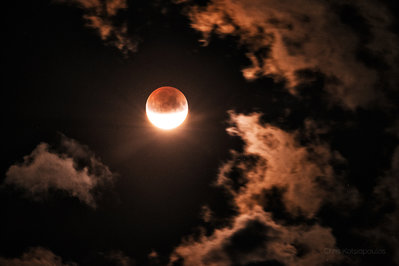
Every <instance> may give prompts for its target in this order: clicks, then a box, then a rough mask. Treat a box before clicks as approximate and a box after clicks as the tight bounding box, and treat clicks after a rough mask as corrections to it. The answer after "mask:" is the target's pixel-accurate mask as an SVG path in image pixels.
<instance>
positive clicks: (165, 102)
mask: <svg viewBox="0 0 399 266" xmlns="http://www.w3.org/2000/svg"><path fill="white" fill-rule="evenodd" d="M146 112H147V117H148V119H149V120H150V122H151V123H152V124H153V125H154V126H156V127H158V128H161V129H165V130H169V129H173V128H176V127H178V126H180V125H181V124H182V123H183V122H184V120H185V119H186V117H187V114H188V103H187V99H186V97H185V96H184V94H183V93H182V92H181V91H179V90H178V89H176V88H173V87H160V88H158V89H156V90H154V91H153V92H152V93H151V94H150V96H149V97H148V99H147V104H146Z"/></svg>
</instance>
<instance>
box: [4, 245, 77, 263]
mask: <svg viewBox="0 0 399 266" xmlns="http://www.w3.org/2000/svg"><path fill="white" fill-rule="evenodd" d="M0 265H7V266H43V265H52V266H76V265H77V264H75V263H72V262H68V263H64V262H63V261H62V258H61V257H59V256H57V255H55V254H54V253H53V252H51V251H50V250H48V249H45V248H42V247H34V248H30V249H29V250H28V251H27V252H25V253H24V254H22V256H21V258H12V259H10V258H1V257H0Z"/></svg>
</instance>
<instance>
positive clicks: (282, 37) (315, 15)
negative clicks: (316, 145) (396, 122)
mask: <svg viewBox="0 0 399 266" xmlns="http://www.w3.org/2000/svg"><path fill="white" fill-rule="evenodd" d="M180 2H189V1H180ZM188 16H189V18H190V19H191V26H192V27H193V28H194V29H195V30H197V31H199V32H201V33H202V34H203V40H202V41H203V42H204V43H205V45H206V44H207V43H208V42H209V39H210V37H211V36H212V34H216V35H217V36H221V37H223V36H226V35H232V36H237V37H238V39H239V42H240V44H241V45H244V46H245V47H246V48H247V50H248V52H247V54H246V55H247V57H248V59H249V60H250V61H251V66H249V67H247V68H244V69H243V70H242V71H243V75H244V77H245V78H247V79H248V80H252V79H256V78H257V77H259V76H264V75H266V76H272V77H274V78H275V79H276V80H286V82H287V87H288V89H289V91H290V92H291V93H293V94H297V93H298V92H299V91H298V89H297V85H298V84H301V83H302V82H306V80H305V79H304V78H302V77H301V74H300V73H301V71H302V70H305V69H306V70H311V71H316V72H321V73H323V74H324V75H325V78H326V85H325V89H326V90H327V91H328V92H329V94H330V96H331V98H332V99H333V101H334V102H337V101H338V102H339V103H341V104H342V105H343V106H344V107H345V108H348V109H356V108H357V107H368V106H370V105H372V104H375V103H378V104H379V103H385V100H386V95H385V94H384V90H383V88H385V89H387V90H389V91H390V90H396V89H397V87H398V79H397V76H398V74H399V73H398V68H397V64H396V63H395V62H396V61H397V60H398V58H399V48H398V47H399V40H398V36H397V35H396V34H394V33H393V32H391V31H389V27H390V26H391V24H392V22H393V20H394V17H393V14H391V13H390V12H389V10H388V9H387V8H386V7H385V6H384V5H383V4H381V3H380V2H378V1H363V0H357V1H350V2H348V1H322V0H311V1H308V0H306V1H304V0H290V1H288V0H283V1H280V0H271V1H264V0H255V1H249V2H248V1H245V0H212V1H210V2H209V3H208V5H206V6H196V5H191V7H190V8H189V11H188Z"/></svg>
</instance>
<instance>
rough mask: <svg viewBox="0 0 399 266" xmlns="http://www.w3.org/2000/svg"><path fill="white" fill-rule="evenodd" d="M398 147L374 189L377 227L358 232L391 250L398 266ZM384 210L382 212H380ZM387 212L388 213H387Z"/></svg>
mask: <svg viewBox="0 0 399 266" xmlns="http://www.w3.org/2000/svg"><path fill="white" fill-rule="evenodd" d="M398 178H399V146H398V147H396V149H395V151H394V153H393V157H392V163H391V169H390V170H389V171H387V173H386V175H385V176H383V177H382V178H380V180H379V183H378V184H377V186H376V187H375V188H374V195H373V196H374V197H375V205H376V206H375V208H374V212H376V213H380V222H379V224H378V226H375V227H374V228H373V229H371V230H368V231H366V232H360V233H361V234H363V235H365V236H366V237H367V238H369V239H371V240H372V241H373V242H374V244H377V245H381V243H383V245H387V247H388V248H390V249H392V250H391V252H392V253H393V259H394V261H395V264H397V265H399V229H398V228H399V180H398ZM381 210H384V211H381ZM387 210H388V211H387Z"/></svg>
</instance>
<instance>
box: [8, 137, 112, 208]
mask: <svg viewBox="0 0 399 266" xmlns="http://www.w3.org/2000/svg"><path fill="white" fill-rule="evenodd" d="M58 150H59V151H55V150H52V149H51V148H50V146H49V144H47V143H40V144H39V145H38V146H37V147H36V148H35V149H34V150H33V151H32V153H31V154H30V155H27V156H25V157H24V160H23V162H22V163H17V164H14V165H12V166H11V167H10V168H9V169H8V171H7V173H6V179H5V181H4V182H5V184H6V185H14V186H16V187H19V188H22V189H24V190H25V191H26V192H27V195H28V196H31V197H32V198H33V199H41V198H43V196H44V195H46V194H47V193H48V192H49V191H50V190H61V191H65V192H67V193H68V194H69V195H70V196H72V197H76V198H78V199H79V200H80V201H82V202H84V203H86V204H87V205H89V206H91V207H93V208H95V207H96V201H95V198H94V189H96V188H97V187H98V186H100V185H103V184H106V183H109V182H111V181H112V180H113V178H114V175H113V174H112V173H111V171H110V170H109V168H108V166H106V165H104V164H103V163H102V162H101V161H100V160H99V159H98V158H97V157H96V156H95V155H94V153H93V152H92V151H90V149H89V148H88V147H87V146H84V145H81V144H79V143H78V142H77V141H75V140H73V139H70V138H67V137H65V136H62V140H61V144H60V147H58Z"/></svg>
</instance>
